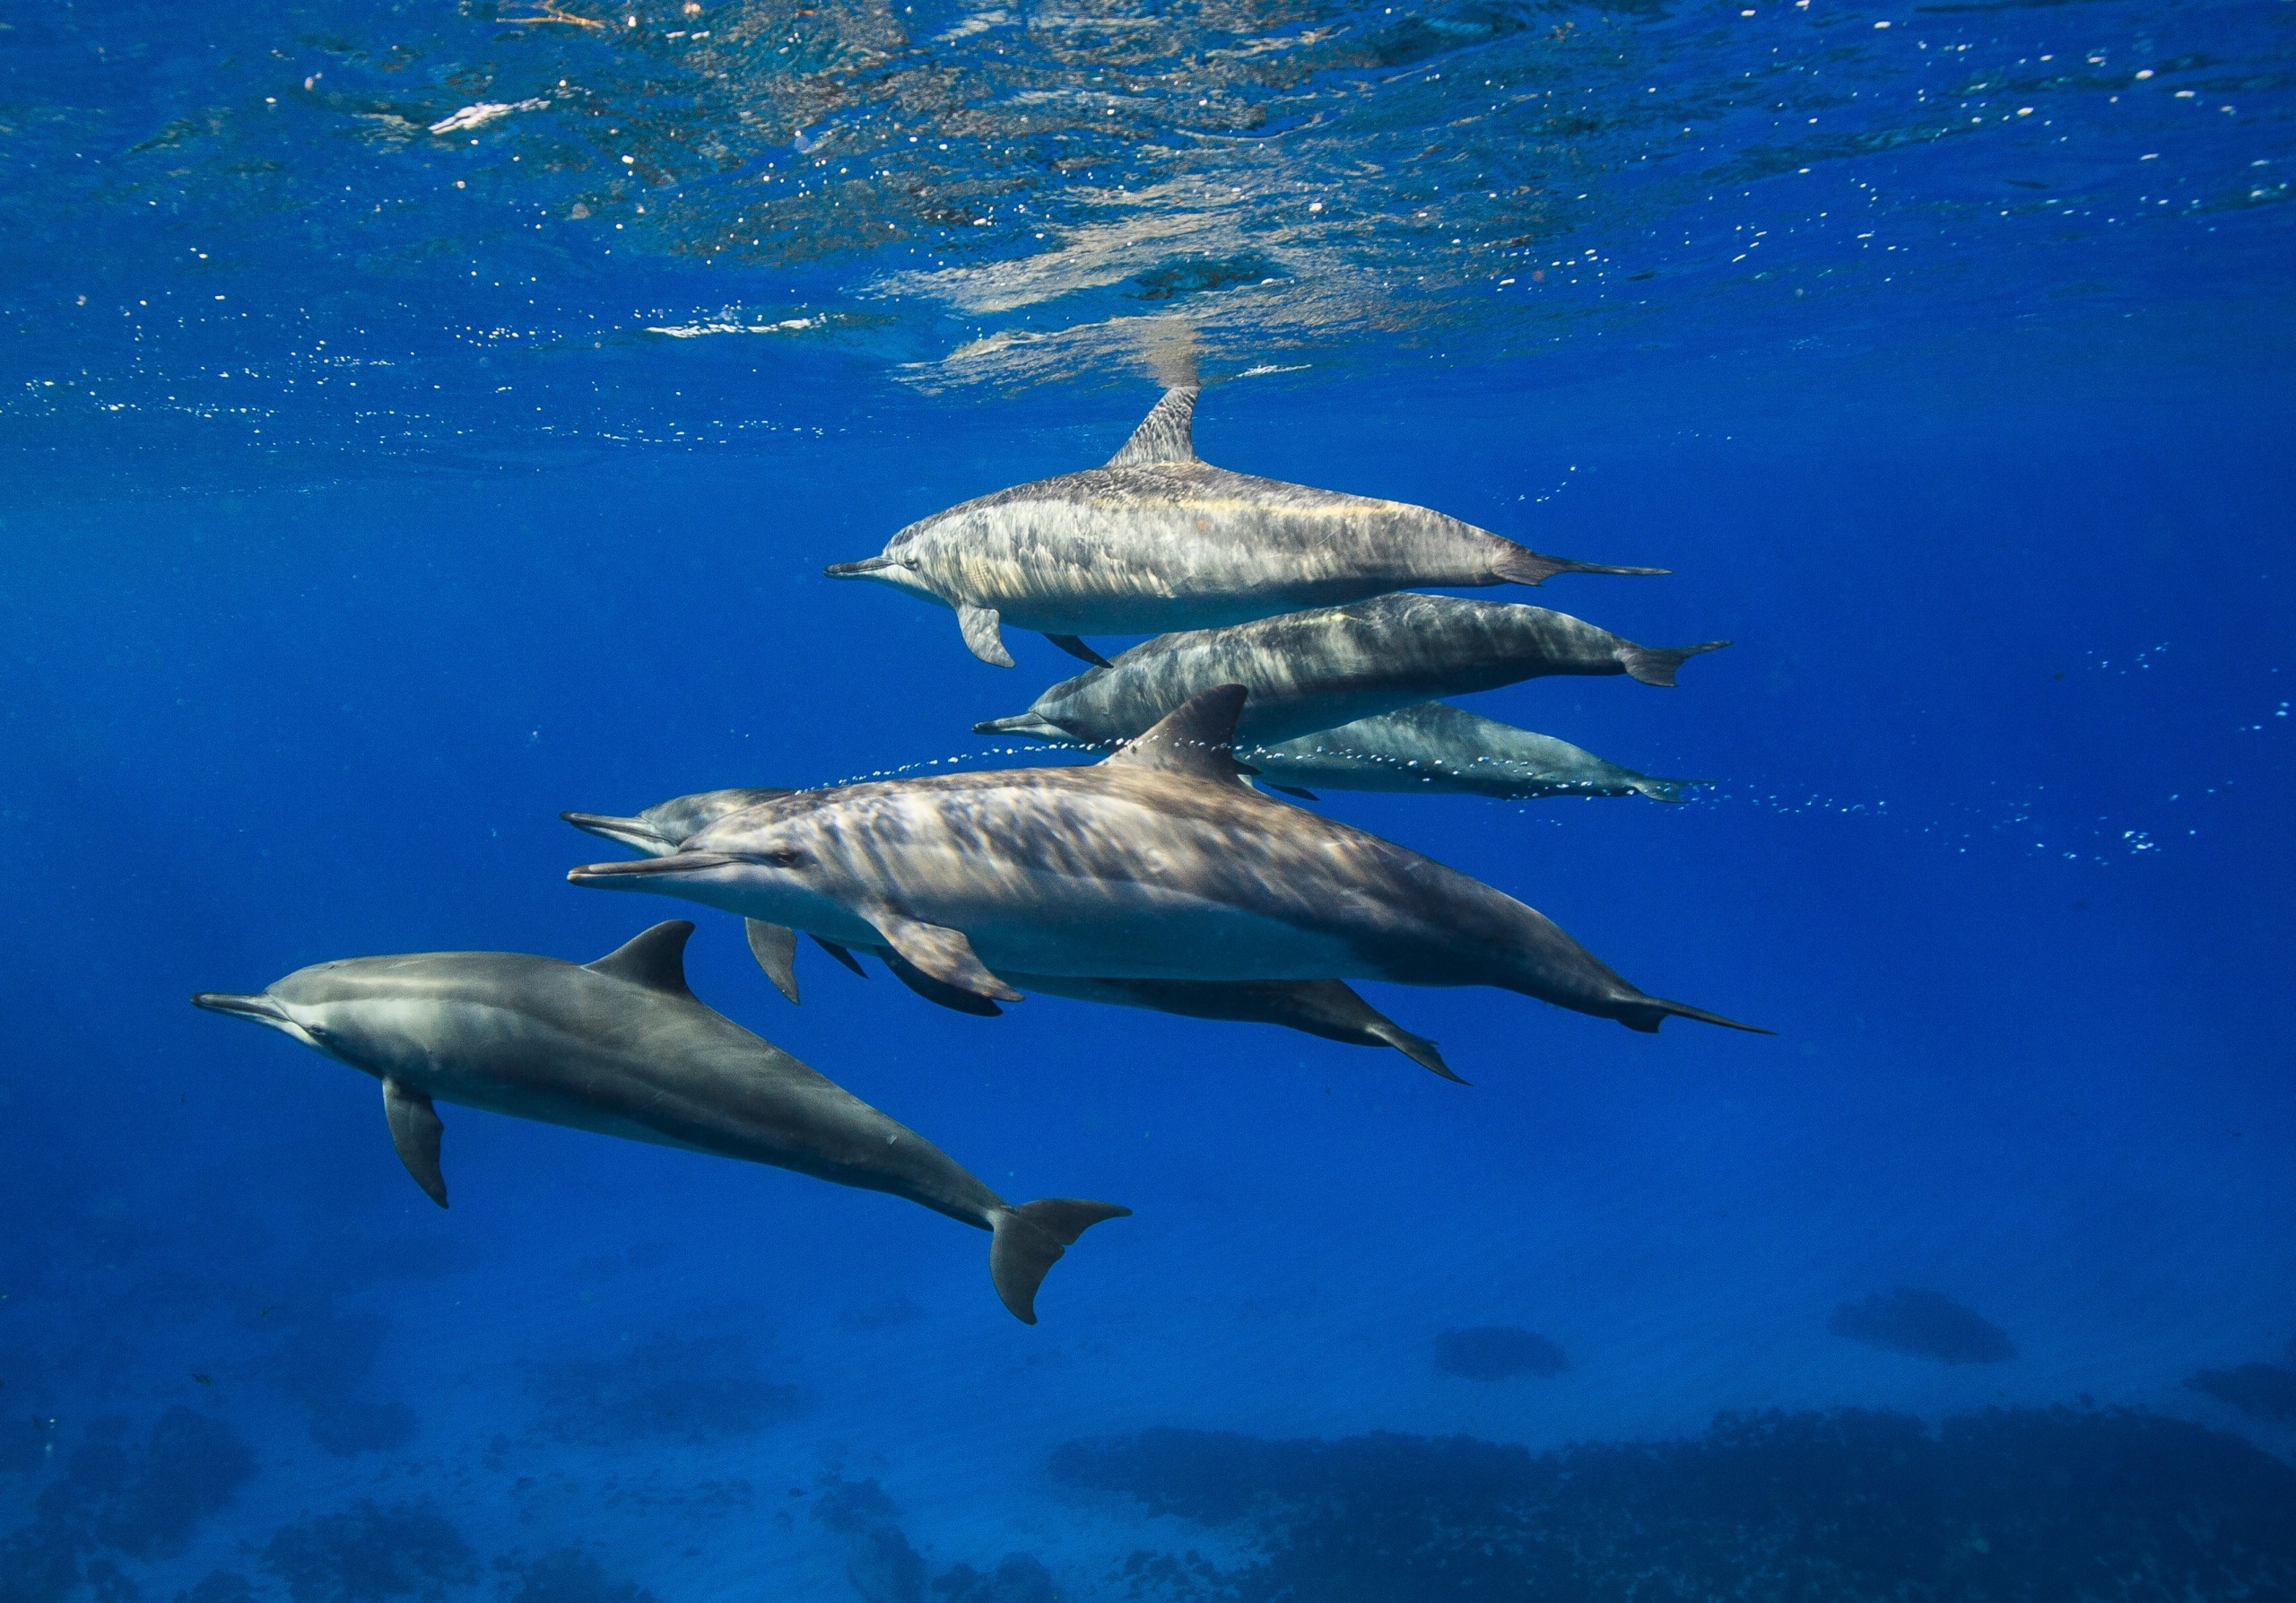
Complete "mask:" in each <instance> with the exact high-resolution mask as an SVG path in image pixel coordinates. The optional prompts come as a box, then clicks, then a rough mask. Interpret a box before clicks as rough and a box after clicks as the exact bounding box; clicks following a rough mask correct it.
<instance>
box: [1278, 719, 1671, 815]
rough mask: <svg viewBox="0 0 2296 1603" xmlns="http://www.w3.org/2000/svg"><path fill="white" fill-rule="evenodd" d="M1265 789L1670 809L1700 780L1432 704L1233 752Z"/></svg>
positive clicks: (1311, 796)
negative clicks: (1606, 802) (1624, 803)
mask: <svg viewBox="0 0 2296 1603" xmlns="http://www.w3.org/2000/svg"><path fill="white" fill-rule="evenodd" d="M1239 755H1240V756H1241V757H1242V758H1243V760H1244V761H1245V762H1248V763H1249V764H1250V765H1251V766H1252V767H1254V768H1256V769H1257V770H1258V771H1259V773H1260V782H1261V783H1262V784H1264V785H1265V786H1267V787H1268V788H1270V789H1272V790H1282V791H1285V792H1288V793H1290V794H1291V795H1294V796H1307V797H1309V799H1310V800H1313V799H1314V794H1313V792H1311V791H1310V790H1309V788H1308V787H1309V786H1311V785H1321V786H1323V787H1324V788H1326V789H1328V790H1408V791H1413V792H1416V793H1422V794H1438V793H1439V794H1446V795H1453V796H1495V797H1500V799H1502V800H1505V801H1528V800H1533V799H1535V798H1537V797H1547V796H1647V797H1649V798H1650V799H1651V800H1652V801H1661V802H1679V801H1682V800H1683V799H1685V798H1684V797H1683V787H1684V786H1688V785H1704V784H1708V783H1710V782H1711V781H1709V780H1660V779H1654V778H1652V777H1651V776H1650V775H1648V774H1647V773H1637V772H1635V771H1634V770H1632V769H1631V768H1622V767H1620V766H1619V765H1618V764H1617V763H1615V762H1604V761H1603V759H1601V758H1600V757H1597V756H1596V755H1595V754H1594V753H1592V752H1589V751H1586V750H1583V749H1581V748H1580V747H1578V746H1575V745H1571V744H1570V742H1569V741H1567V740H1557V739H1556V738H1555V737H1554V736H1552V735H1536V734H1534V733H1532V732H1531V731H1530V730H1528V729H1518V728H1517V727H1515V726H1514V725H1512V724H1502V723H1500V721H1499V720H1498V719H1489V718H1482V717H1479V716H1477V715H1476V714H1474V713H1472V712H1467V711H1464V710H1461V709H1459V708H1457V707H1451V706H1447V705H1445V704H1444V703H1443V702H1441V701H1422V702H1421V703H1420V704H1419V705H1418V706H1416V707H1405V708H1404V709H1403V710H1400V711H1397V712H1383V713H1381V714H1380V715H1379V716H1378V717H1377V718H1366V719H1357V720H1356V721H1355V722H1353V723H1352V724H1342V725H1340V726H1339V727H1337V728H1335V729H1326V730H1323V731H1322V732H1321V733H1319V734H1315V735H1302V736H1300V737H1299V738H1298V739H1296V740H1286V741H1281V742H1279V743H1277V744H1276V745H1263V746H1254V747H1250V748H1248V749H1247V750H1245V751H1243V752H1242V753H1240V754H1239Z"/></svg>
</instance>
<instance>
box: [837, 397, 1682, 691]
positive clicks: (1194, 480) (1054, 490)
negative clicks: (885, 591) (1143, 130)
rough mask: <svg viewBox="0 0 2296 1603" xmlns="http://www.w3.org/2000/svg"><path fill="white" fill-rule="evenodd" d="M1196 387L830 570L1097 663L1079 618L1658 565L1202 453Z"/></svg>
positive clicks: (1170, 613) (980, 650) (1169, 619)
mask: <svg viewBox="0 0 2296 1603" xmlns="http://www.w3.org/2000/svg"><path fill="white" fill-rule="evenodd" d="M1196 393H1197V392H1196V390H1195V389H1194V388H1180V389H1172V390H1168V391H1167V392H1166V393H1165V395H1164V397H1163V398H1162V399H1161V400H1160V401H1158V402H1157V403H1156V405H1155V408H1154V410H1152V412H1150V413H1149V414H1148V416H1147V418H1146V420H1145V421H1144V422H1143V423H1141V425H1140V427H1139V428H1138V429H1136V430H1135V431H1133V435H1132V438H1131V439H1130V440H1127V441H1126V443H1125V446H1124V449H1122V450H1119V451H1118V452H1117V454H1116V455H1115V456H1113V457H1109V460H1108V463H1107V465H1106V466H1101V467H1095V468H1088V469H1087V470H1085V471H1084V472H1083V473H1072V474H1064V475H1061V476H1060V477H1058V478H1051V479H1039V480H1038V481H1036V482H1035V483H1034V484H1020V485H1016V486H1014V487H1013V488H1012V489H1010V490H1000V491H998V492H996V493H995V494H993V495H984V496H982V497H980V498H979V499H978V500H976V501H965V502H963V503H962V504H961V505H959V506H954V507H951V508H950V509H949V510H947V511H945V512H936V513H935V514H934V515H933V516H932V517H930V518H924V519H922V520H921V521H919V522H917V523H912V524H910V525H909V527H907V528H904V529H902V530H900V532H899V533H898V534H896V535H894V536H893V537H892V538H891V540H889V541H888V542H886V544H885V548H884V550H883V552H882V553H879V554H878V555H876V556H874V557H870V558H867V559H866V560H865V561H862V562H838V563H835V564H833V565H831V567H830V568H829V569H828V570H827V572H828V573H829V574H830V575H831V577H833V578H838V579H871V580H874V582H876V583H879V584H884V585H891V587H892V588H895V589H898V590H903V591H906V592H907V593H909V595H912V596H917V597H921V598H923V599H925V600H927V601H933V602H937V603H939V604H940V605H944V606H948V607H952V608H954V609H955V611H956V614H957V624H958V628H959V629H960V631H961V632H962V633H963V635H964V641H965V645H966V648H967V649H970V651H971V652H972V654H973V655H974V656H975V657H978V658H980V659H981V660H982V661H983V662H987V663H993V664H995V665H996V666H998V667H1005V668H1009V667H1011V666H1013V658H1012V657H1011V655H1010V654H1009V653H1007V652H1006V650H1005V644H1004V640H1003V638H1002V635H1001V633H1000V630H1001V626H1002V625H1003V624H1005V623H1011V624H1013V626H1015V627H1016V628H1021V629H1032V630H1035V631H1037V632H1039V633H1041V634H1043V635H1044V636H1045V637H1046V638H1047V639H1048V640H1051V641H1052V642H1053V644H1055V645H1057V646H1058V647H1060V648H1061V649H1063V650H1065V651H1067V652H1069V653H1071V654H1072V655H1074V656H1077V657H1082V658H1084V659H1085V660H1086V661H1088V662H1095V663H1097V662H1099V661H1100V660H1101V658H1100V655H1099V653H1098V652H1096V651H1094V650H1093V649H1091V647H1089V646H1087V645H1086V644H1085V643H1084V642H1083V639H1082V637H1083V636H1084V635H1088V634H1149V633H1157V632H1168V631H1172V630H1193V629H1212V628H1218V627H1221V626H1223V625H1226V624H1230V623H1248V622H1249V621H1251V620H1252V619H1254V618H1265V617H1268V616H1270V615H1272V614H1276V613H1285V612H1291V611H1293V610H1295V609H1298V608H1300V607H1313V606H1329V605H1335V604H1336V603H1340V602H1346V601H1359V600H1361V599H1363V598H1365V597H1370V596H1378V595H1383V594H1385V593H1386V592H1387V591H1389V590H1396V589H1401V588H1405V587H1406V586H1410V585H1439V586H1444V587H1448V588H1470V587H1474V586H1482V585H1500V584H1521V585H1535V584H1538V583H1540V582H1541V581H1542V580H1544V579H1549V578H1551V577H1552V576H1553V575H1555V574H1557V573H1628V574H1651V573H1664V572H1665V569H1663V568H1607V567H1600V566H1597V565H1596V564H1593V563H1589V562H1571V561H1570V560H1569V559H1567V558H1562V557H1551V556H1542V555H1540V554H1539V553H1537V552H1535V551H1531V550H1529V549H1527V548H1526V547H1524V546H1521V545H1518V544H1516V543H1515V542H1514V541H1512V540H1508V539H1503V538H1501V537H1500V536H1497V535H1494V534H1492V533H1490V532H1489V531H1487V530H1484V529H1479V528H1477V527H1474V525H1473V524H1469V523H1462V522H1460V521H1459V520H1458V519H1457V518H1447V517H1445V516H1444V515H1443V514H1442V513H1440V512H1434V511H1430V510H1428V509H1427V508H1425V507H1415V506H1412V505H1410V504H1408V503H1406V502H1404V501H1378V500H1374V499H1372V498H1370V497H1369V496H1361V495H1345V494H1342V493H1340V492H1336V491H1331V490H1315V489H1310V488H1309V487H1308V486H1307V485H1304V484H1283V483H1280V482H1279V481H1277V480H1274V479H1262V478H1255V477H1253V476H1251V475H1248V474H1240V473H1231V472H1230V471H1229V470H1228V469H1226V468H1224V467H1214V466H1212V465H1211V464H1210V463H1207V462H1205V461H1202V460H1199V459H1198V457H1196V446H1195V441H1194V423H1193V420H1194V417H1195V413H1196Z"/></svg>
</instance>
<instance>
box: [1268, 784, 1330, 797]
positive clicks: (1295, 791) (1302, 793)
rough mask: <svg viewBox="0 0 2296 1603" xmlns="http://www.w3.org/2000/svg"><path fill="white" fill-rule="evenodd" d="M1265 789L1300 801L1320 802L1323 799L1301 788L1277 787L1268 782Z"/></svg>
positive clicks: (1294, 786) (1297, 786) (1295, 786)
mask: <svg viewBox="0 0 2296 1603" xmlns="http://www.w3.org/2000/svg"><path fill="white" fill-rule="evenodd" d="M1267 788H1269V789H1270V790H1281V791H1282V792H1283V794H1284V795H1286V796H1296V797H1299V798H1300V800H1301V801H1321V800H1322V799H1323V797H1319V796H1318V795H1317V794H1316V793H1315V792H1314V791H1312V790H1309V789H1307V788H1305V787H1303V786H1299V785H1278V784H1275V783H1274V782H1273V781H1270V782H1269V784H1268V787H1267Z"/></svg>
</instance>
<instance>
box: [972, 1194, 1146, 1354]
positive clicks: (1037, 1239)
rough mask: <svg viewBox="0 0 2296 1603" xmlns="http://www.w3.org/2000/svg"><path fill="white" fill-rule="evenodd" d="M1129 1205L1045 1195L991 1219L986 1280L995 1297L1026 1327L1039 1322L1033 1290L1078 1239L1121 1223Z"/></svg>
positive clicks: (1034, 1290) (1129, 1211)
mask: <svg viewBox="0 0 2296 1603" xmlns="http://www.w3.org/2000/svg"><path fill="white" fill-rule="evenodd" d="M1131 1212H1132V1210H1131V1209H1130V1208H1128V1207H1118V1206H1117V1205H1116V1204H1115V1203H1113V1202H1084V1201H1080V1200H1079V1199H1077V1198H1074V1197H1048V1198H1046V1199H1045V1200H1043V1201H1042V1202H1024V1203H1022V1205H1021V1206H1020V1207H1008V1208H1005V1209H1003V1210H1001V1211H999V1212H997V1213H995V1214H992V1215H989V1224H988V1227H989V1229H990V1230H992V1231H994V1232H995V1235H994V1237H993V1238H992V1239H991V1240H990V1241H989V1243H988V1277H989V1279H991V1280H992V1281H994V1282H995V1283H996V1295H997V1297H998V1298H999V1299H1000V1300H1001V1301H1002V1302H1004V1304H1005V1307H1006V1308H1008V1309H1010V1310H1011V1311H1012V1314H1013V1318H1014V1319H1016V1320H1020V1321H1021V1323H1022V1324H1024V1325H1033V1324H1035V1323H1036V1322H1037V1287H1039V1286H1040V1285H1043V1284H1044V1277H1045V1274H1046V1271H1048V1270H1049V1269H1050V1268H1052V1266H1053V1265H1054V1264H1056V1263H1058V1262H1059V1261H1060V1258H1061V1254H1063V1253H1064V1252H1065V1251H1066V1250H1068V1248H1069V1246H1070V1244H1071V1243H1072V1242H1074V1241H1075V1240H1076V1238H1077V1237H1078V1236H1080V1235H1083V1233H1085V1232H1086V1231H1088V1230H1090V1229H1091V1227H1092V1226H1093V1225H1095V1224H1099V1223H1100V1221H1101V1220H1103V1219H1122V1218H1125V1217H1126V1216H1127V1215H1130V1214H1131Z"/></svg>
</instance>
